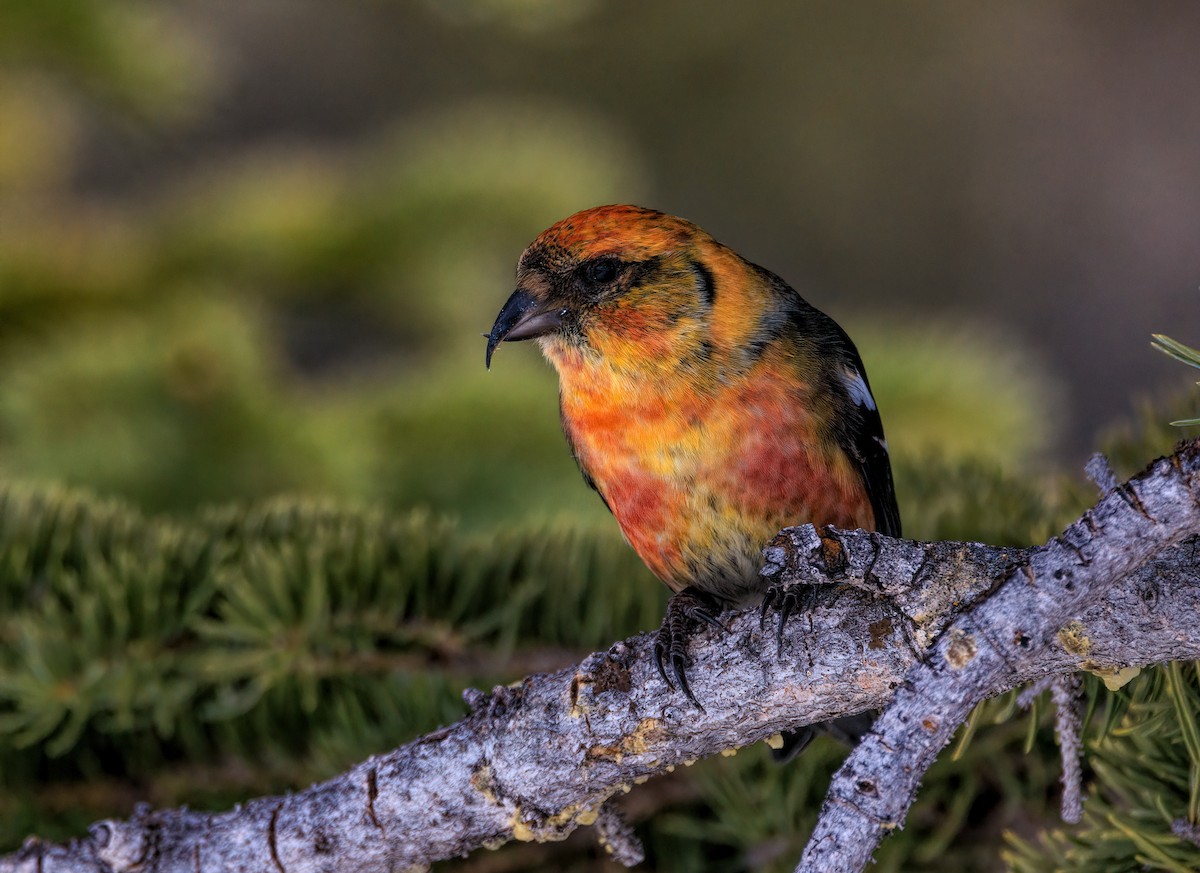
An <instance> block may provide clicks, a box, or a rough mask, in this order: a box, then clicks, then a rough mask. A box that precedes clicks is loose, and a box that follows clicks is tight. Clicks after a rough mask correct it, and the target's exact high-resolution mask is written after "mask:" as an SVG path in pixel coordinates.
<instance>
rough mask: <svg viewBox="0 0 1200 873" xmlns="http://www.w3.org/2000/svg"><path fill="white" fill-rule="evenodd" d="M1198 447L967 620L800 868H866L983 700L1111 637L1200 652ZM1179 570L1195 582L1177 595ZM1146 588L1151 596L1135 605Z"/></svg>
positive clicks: (1063, 539) (1050, 550)
mask: <svg viewBox="0 0 1200 873" xmlns="http://www.w3.org/2000/svg"><path fill="white" fill-rule="evenodd" d="M1198 445H1200V444H1198V443H1196V442H1192V443H1189V444H1186V445H1185V446H1183V447H1181V449H1180V450H1179V451H1178V452H1177V453H1176V454H1175V455H1174V456H1172V457H1171V458H1166V459H1160V460H1158V461H1156V462H1155V463H1154V464H1152V465H1151V466H1150V467H1149V468H1148V470H1147V471H1146V472H1144V473H1142V474H1141V476H1139V477H1138V478H1136V479H1134V480H1131V481H1130V482H1128V483H1126V484H1125V485H1119V486H1117V487H1115V488H1112V489H1111V490H1109V492H1108V493H1107V494H1106V495H1105V496H1104V497H1103V498H1102V499H1101V500H1100V502H1099V503H1098V504H1096V506H1095V507H1093V508H1092V509H1090V510H1088V512H1086V513H1084V515H1083V517H1082V518H1080V519H1079V520H1078V521H1076V522H1075V523H1074V524H1072V525H1071V526H1070V527H1068V528H1067V529H1066V530H1065V531H1064V532H1063V533H1062V534H1061V535H1060V536H1058V537H1055V538H1054V539H1052V540H1051V541H1050V542H1049V543H1047V544H1046V545H1045V546H1042V547H1040V548H1037V549H1033V550H1031V552H1030V553H1029V555H1028V558H1027V560H1025V561H1023V562H1022V563H1021V564H1020V566H1017V567H1014V568H1013V569H1012V570H1011V571H1010V572H1009V573H1007V574H1006V575H1005V577H1004V578H1003V579H1002V582H1001V584H1000V586H999V587H998V588H997V590H996V591H994V592H993V593H992V594H991V595H990V596H989V597H988V598H987V599H986V600H983V601H981V602H979V603H978V604H975V605H974V606H972V607H971V608H970V609H968V610H967V611H966V612H965V613H963V614H962V615H961V616H959V617H958V618H957V619H956V620H955V621H954V623H953V624H952V625H951V626H950V627H949V628H948V629H947V630H946V632H945V633H944V634H943V635H942V637H941V638H940V639H939V640H938V641H937V643H936V645H935V646H934V648H933V651H932V653H931V654H930V656H929V657H928V658H927V659H926V660H925V661H924V662H923V663H921V664H919V665H917V666H916V667H915V668H914V669H913V670H912V672H911V673H910V674H909V676H908V679H907V681H906V682H905V684H904V686H903V687H902V688H900V689H899V690H898V691H897V693H896V696H895V698H894V699H893V701H892V702H891V704H890V705H889V706H888V708H887V709H886V710H885V712H884V713H883V715H882V716H880V718H879V720H878V721H877V722H876V724H875V727H874V729H873V730H872V732H871V734H870V735H868V736H867V737H865V738H864V739H863V741H862V742H861V743H860V744H859V745H858V747H857V748H855V750H854V751H853V752H852V753H851V754H850V756H849V757H848V758H847V759H846V762H845V763H844V764H843V765H842V767H841V769H839V770H838V772H837V774H836V775H835V776H834V780H833V784H832V785H831V786H830V788H829V793H828V795H827V796H826V800H825V806H824V807H823V809H822V812H821V817H820V819H819V820H818V822H817V826H816V828H815V830H814V831H813V834H812V837H811V838H810V839H809V843H808V845H807V846H806V848H805V850H804V855H803V856H802V858H801V860H800V864H799V866H798V867H797V868H796V869H797V870H798V871H810V870H811V871H817V870H820V871H830V873H833V871H843V870H844V871H858V870H862V869H863V868H865V867H866V865H867V863H868V861H869V860H870V858H871V855H872V853H873V852H874V850H875V847H876V846H877V845H878V844H879V841H880V840H881V839H882V838H883V836H884V835H885V834H886V833H888V832H889V831H891V830H892V829H893V828H895V827H898V826H899V825H901V824H902V823H903V821H904V816H905V814H906V813H907V811H908V808H909V806H911V804H912V802H913V800H914V799H915V797H916V792H917V786H918V785H919V783H920V780H921V777H922V776H923V775H924V774H925V771H926V770H928V769H929V766H930V765H931V764H932V763H933V760H934V758H935V757H936V755H937V753H938V751H940V750H941V748H942V747H943V746H945V745H946V743H948V742H949V741H950V738H951V737H952V736H953V734H954V731H955V730H956V729H957V727H958V725H960V724H961V723H962V722H963V721H964V720H965V719H966V717H967V716H968V715H969V714H970V712H971V710H972V709H973V708H974V707H975V705H976V704H977V703H979V702H980V701H981V700H984V699H985V698H988V697H992V696H994V695H996V694H999V693H1001V692H1003V691H1006V690H1008V689H1010V688H1014V687H1016V686H1018V685H1020V684H1023V683H1024V682H1027V681H1029V680H1030V679H1034V678H1037V677H1038V676H1042V675H1046V674H1047V673H1051V672H1060V670H1061V667H1060V666H1059V665H1061V663H1062V659H1061V656H1062V655H1063V654H1067V655H1073V656H1076V657H1078V658H1079V659H1080V661H1079V662H1078V666H1079V667H1082V668H1084V669H1087V668H1089V667H1095V666H1097V664H1105V663H1106V662H1105V661H1099V662H1097V660H1096V657H1097V655H1098V654H1099V651H1098V645H1105V644H1109V643H1115V642H1118V641H1123V642H1134V643H1135V645H1133V646H1129V647H1128V648H1124V649H1123V651H1121V652H1119V653H1118V652H1116V651H1115V650H1114V651H1113V652H1112V653H1111V655H1110V657H1113V656H1115V660H1116V663H1117V664H1121V663H1123V664H1124V666H1130V665H1140V664H1147V663H1153V662H1156V661H1162V660H1176V659H1179V658H1185V657H1186V658H1194V657H1196V656H1197V654H1198V652H1197V647H1196V643H1198V642H1200V630H1198V629H1197V627H1196V623H1195V614H1196V613H1195V612H1194V611H1192V610H1194V609H1195V606H1196V605H1197V604H1196V600H1197V598H1196V585H1195V582H1196V579H1195V568H1194V556H1193V554H1192V548H1187V549H1184V550H1182V551H1181V550H1179V549H1172V547H1173V546H1175V545H1176V544H1178V543H1179V542H1181V541H1182V540H1184V539H1185V538H1186V537H1189V536H1194V535H1195V534H1196V532H1197V530H1200V487H1198V485H1200V448H1198ZM1194 545H1195V543H1194V541H1193V543H1192V546H1193V547H1194ZM1165 550H1169V551H1165ZM1152 559H1156V560H1153V562H1152V563H1151V564H1150V565H1149V566H1148V567H1147V566H1144V565H1146V563H1147V562H1148V561H1151V560H1152ZM1168 559H1169V560H1171V563H1170V564H1164V563H1163V561H1164V560H1168ZM1147 570H1148V571H1149V572H1150V575H1149V576H1148V575H1147V572H1145V571H1147ZM1177 574H1178V575H1177ZM1180 575H1182V576H1184V577H1185V578H1186V579H1187V583H1188V584H1187V585H1186V586H1185V587H1184V589H1183V590H1182V591H1177V590H1176V583H1177V581H1178V579H1179V576H1180ZM1131 583H1132V584H1133V585H1134V586H1135V588H1134V592H1130V590H1129V589H1130V584H1131ZM1139 591H1140V592H1141V596H1142V603H1141V604H1138V603H1137V602H1136V601H1135V602H1130V597H1129V595H1130V594H1131V593H1136V592H1139ZM1160 594H1173V595H1177V596H1176V597H1171V598H1167V597H1160ZM1122 595H1124V596H1122ZM1145 604H1152V605H1153V608H1152V609H1150V610H1147V608H1146V606H1145ZM1185 605H1186V606H1187V607H1189V608H1187V609H1181V608H1180V607H1184V606H1185ZM1085 610H1086V611H1085ZM1168 610H1169V611H1168ZM1081 613H1082V616H1081ZM1076 616H1080V618H1079V619H1078V620H1076V621H1071V619H1072V618H1075V617H1076ZM1138 619H1140V620H1141V621H1144V622H1146V623H1147V624H1148V625H1149V626H1148V627H1147V628H1146V629H1147V631H1148V635H1147V638H1146V639H1145V640H1129V638H1128V636H1127V634H1126V630H1123V629H1122V625H1125V626H1128V625H1129V624H1130V623H1131V621H1133V620H1138ZM1159 646H1161V648H1159ZM1107 664H1108V665H1109V666H1110V667H1111V666H1114V661H1112V660H1109V661H1107Z"/></svg>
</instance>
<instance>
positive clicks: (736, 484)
mask: <svg viewBox="0 0 1200 873" xmlns="http://www.w3.org/2000/svg"><path fill="white" fill-rule="evenodd" d="M549 353H550V352H549V351H548V354H549ZM555 364H556V365H557V367H558V370H559V377H560V380H561V388H562V411H563V424H564V427H565V428H566V430H567V432H568V436H569V438H570V439H571V441H572V443H573V444H574V446H575V451H576V455H577V458H578V460H579V463H580V466H581V467H583V469H584V470H585V471H586V472H587V473H588V474H589V475H590V476H591V477H592V479H593V480H594V481H595V482H596V485H597V487H598V488H599V490H600V492H601V494H603V495H604V497H605V499H606V500H607V502H608V504H609V506H610V508H611V509H612V511H613V515H614V516H616V519H617V522H618V524H619V525H620V527H621V530H622V532H623V533H624V534H625V537H626V539H628V541H629V543H630V545H631V546H632V547H633V548H634V550H635V551H636V552H637V553H638V555H639V556H641V558H642V560H644V561H645V562H646V564H647V566H649V567H650V569H651V570H652V571H653V572H654V573H655V575H657V576H658V577H659V578H660V579H662V580H663V581H664V582H666V583H667V585H669V586H670V587H671V588H672V589H673V590H676V591H678V590H680V589H681V588H684V587H686V586H688V585H696V586H698V587H700V588H702V589H705V590H708V591H710V592H712V593H714V594H717V595H719V596H722V597H725V598H726V599H729V600H741V599H743V598H745V597H746V596H747V595H748V594H750V593H751V592H754V591H758V590H761V587H762V585H761V581H760V578H759V576H758V568H759V566H760V564H761V559H760V553H761V550H762V547H763V546H764V545H765V544H766V542H767V541H768V540H769V539H770V538H771V537H772V536H773V535H774V534H775V533H776V532H777V531H778V530H779V529H780V528H782V527H784V526H786V525H789V524H801V523H804V522H809V521H811V522H814V523H816V524H818V525H821V524H835V525H838V526H840V527H848V528H853V527H870V526H872V525H873V514H872V511H871V506H870V500H869V498H868V495H867V493H866V490H865V488H864V486H863V484H862V481H861V478H860V477H859V476H858V474H857V472H856V471H855V470H854V469H853V467H852V465H851V463H850V461H849V459H848V458H847V457H846V456H845V455H844V453H843V452H841V450H840V449H839V448H837V447H836V446H832V447H830V446H828V445H827V441H822V440H819V439H818V434H819V433H820V432H821V431H822V429H823V423H822V421H821V419H820V413H819V409H818V408H814V404H813V402H812V397H811V392H810V390H809V388H808V386H807V385H805V384H802V383H801V382H799V381H798V380H797V378H796V377H795V374H794V373H793V372H791V371H790V370H789V369H787V368H786V367H783V366H780V365H779V363H778V362H772V361H769V360H766V359H764V360H763V361H761V362H760V363H759V364H758V365H756V366H755V367H754V368H752V369H751V370H749V371H748V372H746V373H745V374H743V375H742V376H741V377H739V378H738V379H736V380H735V381H734V382H733V383H732V384H728V385H725V384H718V385H701V384H698V383H697V381H696V380H695V379H694V378H689V379H685V378H681V377H676V378H661V379H654V380H642V379H638V378H636V377H633V376H630V375H629V374H628V373H624V374H623V373H622V372H621V371H619V370H615V369H612V368H609V367H605V366H596V365H595V362H588V361H585V360H584V359H583V358H582V357H580V356H578V355H573V354H568V353H560V354H559V355H558V356H557V357H556V360H555ZM817 406H818V407H819V404H817Z"/></svg>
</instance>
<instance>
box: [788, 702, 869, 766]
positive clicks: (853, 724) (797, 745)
mask: <svg viewBox="0 0 1200 873" xmlns="http://www.w3.org/2000/svg"><path fill="white" fill-rule="evenodd" d="M877 714H878V713H875V712H860V713H858V714H857V715H846V716H842V717H841V718H835V719H833V720H832V721H826V722H821V723H820V724H810V725H806V726H805V727H802V728H800V729H799V730H796V731H788V732H787V733H785V734H784V735H783V745H782V746H780V747H779V748H778V749H771V757H772V758H774V759H775V761H776V762H778V763H780V764H785V763H787V762H788V761H790V760H792V759H793V758H795V757H796V756H797V755H799V754H800V753H801V752H803V751H804V749H805V748H806V747H807V746H808V744H809V743H811V742H812V741H813V740H814V739H816V738H817V737H818V736H820V735H821V734H824V735H825V736H827V737H833V738H834V739H835V740H837V741H838V742H840V743H845V744H846V745H848V746H856V745H858V741H859V740H861V739H862V738H863V737H864V736H866V733H867V731H869V730H870V729H871V725H873V724H874V723H875V716H876V715H877Z"/></svg>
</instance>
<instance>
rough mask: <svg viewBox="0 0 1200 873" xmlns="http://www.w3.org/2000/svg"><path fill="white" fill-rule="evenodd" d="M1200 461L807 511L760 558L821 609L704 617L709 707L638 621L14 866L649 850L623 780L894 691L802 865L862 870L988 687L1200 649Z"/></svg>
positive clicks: (102, 867)
mask: <svg viewBox="0 0 1200 873" xmlns="http://www.w3.org/2000/svg"><path fill="white" fill-rule="evenodd" d="M1197 470H1200V449H1198V448H1197V445H1196V444H1191V445H1188V446H1185V447H1184V448H1183V449H1181V451H1180V452H1179V453H1178V454H1177V455H1176V456H1175V457H1174V458H1173V459H1171V460H1170V461H1161V462H1158V463H1157V464H1156V465H1154V466H1152V467H1151V468H1150V469H1149V470H1148V471H1147V472H1145V473H1143V474H1142V475H1141V476H1140V477H1139V478H1138V479H1136V480H1134V481H1133V482H1131V483H1128V484H1126V485H1124V486H1120V487H1118V488H1117V489H1115V490H1114V491H1113V492H1112V493H1111V494H1110V495H1109V496H1107V497H1105V498H1104V499H1103V500H1101V502H1100V503H1099V504H1098V505H1097V507H1096V508H1095V509H1093V510H1091V511H1090V512H1089V513H1087V514H1085V516H1084V517H1083V519H1081V520H1080V522H1077V523H1076V524H1075V525H1072V526H1071V527H1070V528H1068V530H1067V531H1066V532H1065V533H1064V534H1063V536H1062V537H1059V538H1056V539H1055V540H1052V541H1051V542H1050V543H1048V544H1047V545H1046V546H1043V547H1040V548H1037V549H1031V550H1021V549H1001V548H992V547H988V546H982V545H979V544H974V543H954V542H943V543H929V544H922V543H914V542H909V541H904V540H893V539H889V538H887V537H883V536H880V535H876V534H868V533H865V532H862V531H856V532H837V531H831V530H827V531H824V532H822V533H821V534H818V533H817V532H816V531H814V530H813V529H812V527H808V526H806V527H803V528H793V529H789V530H788V531H785V532H784V533H783V534H782V535H781V537H780V538H778V539H777V540H776V541H775V543H773V545H772V546H771V548H769V549H768V550H767V556H768V566H767V567H766V568H765V570H764V572H765V573H767V574H768V575H770V576H771V577H773V578H774V579H777V580H783V581H790V582H794V583H796V584H805V585H815V586H816V587H815V588H814V591H815V592H816V593H815V596H814V598H813V600H814V605H813V608H812V609H810V610H809V611H808V612H807V614H804V615H801V616H798V617H797V618H794V619H793V620H792V621H791V622H790V623H789V625H788V626H787V627H786V628H785V630H784V634H783V638H782V639H783V646H782V650H781V651H782V655H781V656H778V657H777V653H776V645H775V634H774V629H773V628H771V627H768V628H767V629H766V630H763V629H762V628H760V625H759V619H758V616H757V614H754V613H750V612H742V613H737V614H730V615H727V616H723V619H724V620H725V621H726V624H727V627H728V633H725V634H722V635H719V638H718V635H717V634H715V633H714V632H712V631H710V630H707V629H706V630H704V631H702V632H700V634H699V635H698V636H697V639H696V640H695V644H694V646H693V649H692V654H693V657H694V659H695V663H694V664H693V666H692V668H691V670H690V672H689V676H691V677H693V682H692V688H693V690H694V691H695V693H696V695H697V696H698V697H699V698H700V699H701V700H702V701H703V702H704V705H705V708H706V712H703V713H702V712H700V711H698V710H696V709H694V708H693V707H690V706H689V705H687V703H686V701H684V700H683V699H682V697H680V696H679V695H676V694H672V693H671V692H669V691H668V690H667V689H666V688H665V687H664V686H663V684H662V682H661V680H660V679H659V678H658V677H657V675H656V673H655V668H654V666H653V656H652V651H651V649H652V645H653V638H652V636H651V635H649V634H642V635H639V636H636V637H633V638H631V639H629V640H627V641H625V642H622V643H617V644H616V645H614V646H613V647H612V648H611V649H610V650H609V651H608V652H604V653H597V654H593V655H591V656H589V657H588V658H586V659H584V661H583V662H581V663H580V664H579V665H577V666H575V667H572V668H568V669H565V670H561V671H559V672H557V673H552V674H546V675H535V676H532V677H529V678H527V679H525V680H523V681H521V682H519V683H516V684H514V685H512V686H506V687H500V688H497V689H495V690H494V691H493V693H492V694H491V695H488V696H482V695H480V696H478V698H472V703H473V704H474V705H473V708H472V711H471V712H470V713H469V714H468V715H467V717H466V718H464V719H463V720H462V721H460V722H458V723H456V724H454V725H451V726H449V727H447V728H444V729H442V730H439V731H437V732H435V733H433V734H429V735H427V736H425V737H422V738H420V739H418V740H415V741H413V742H411V743H409V744H407V745H405V746H402V747H400V748H399V749H397V750H395V751H394V752H391V753H389V754H387V755H382V756H378V757H375V758H371V759H369V760H367V761H365V762H363V763H362V764H359V765H358V766H356V767H354V768H353V769H351V770H350V771H348V772H346V773H344V774H342V775H340V776H338V777H335V778H333V779H331V780H329V781H327V782H324V783H321V784H319V785H315V786H313V787H312V788H309V789H308V790H306V791H302V792H298V793H296V794H292V795H288V796H286V797H270V798H260V799H257V800H253V801H250V802H249V803H247V804H245V805H244V806H241V807H237V808H235V809H233V810H230V811H228V812H223V813H200V812H193V811H189V810H186V809H180V810H158V811H154V810H150V809H141V810H139V811H137V812H136V813H135V815H134V816H133V818H132V819H130V820H129V821H125V822H119V821H106V822H100V823H98V824H96V825H93V826H92V828H91V829H90V835H89V836H88V837H87V838H83V839H80V840H77V841H74V842H72V843H70V844H68V845H65V846H57V845H50V844H46V843H42V842H40V841H37V840H31V841H30V842H28V843H27V844H26V846H25V847H23V848H22V849H21V850H20V851H18V852H16V853H13V854H12V855H9V856H8V857H6V858H0V873H16V871H29V873H33V871H38V873H57V871H106V873H107V871H120V870H134V869H136V870H138V871H188V873H195V871H197V870H222V869H244V870H263V871H272V873H275V871H286V873H298V871H310V870H328V869H335V868H336V869H355V870H360V871H376V870H378V871H384V870H395V869H399V870H403V869H421V868H423V867H425V866H426V865H428V864H429V863H431V862H433V861H435V860H438V859H441V858H448V857H453V856H455V855H461V854H465V853H467V852H469V851H471V850H473V849H475V848H478V847H480V846H496V845H499V844H501V843H503V842H505V841H507V840H511V839H518V840H554V839H561V838H563V837H565V836H566V835H567V834H569V833H570V832H571V831H572V830H574V829H575V828H576V827H577V826H579V825H580V824H591V823H593V822H596V821H597V820H599V821H600V822H602V824H603V826H604V831H605V833H606V834H607V835H608V838H609V839H610V841H613V840H615V842H616V844H617V847H618V849H619V850H620V854H622V855H624V856H625V857H628V858H629V859H630V860H632V859H634V858H636V856H637V851H636V846H634V845H633V844H632V842H631V841H630V840H629V839H628V835H627V834H624V833H623V828H622V826H621V825H620V823H619V821H617V820H616V819H614V818H612V817H611V814H610V813H609V811H608V809H606V808H605V807H604V804H605V802H606V801H607V800H608V799H609V798H610V797H612V796H613V795H615V794H617V793H619V792H621V791H627V790H629V789H630V788H631V787H632V785H634V784H635V783H638V782H641V781H644V779H646V778H648V777H650V776H652V775H654V774H656V773H661V772H664V771H666V770H670V769H672V768H674V767H675V766H678V765H681V764H688V763H690V762H691V761H692V760H694V759H696V758H700V757H705V756H708V755H712V754H715V753H717V752H719V751H722V750H724V749H727V748H731V747H738V746H743V745H747V744H749V743H754V742H758V741H760V740H765V739H768V738H770V737H771V736H772V735H774V734H775V733H777V732H779V731H782V730H786V729H789V728H796V727H799V726H801V725H804V724H809V723H813V722H820V721H825V720H828V719H830V718H833V717H837V716H843V715H851V714H854V713H857V712H862V711H864V710H867V709H879V708H883V707H887V711H886V712H885V714H884V715H883V716H882V717H881V719H880V720H879V722H878V723H877V729H876V731H874V732H873V733H872V734H871V735H870V736H869V737H868V738H867V739H866V740H864V742H863V744H862V745H860V747H859V749H858V750H856V751H855V753H853V754H852V756H851V758H850V759H848V761H847V763H846V765H845V766H844V767H843V768H842V771H840V772H839V775H838V777H837V778H836V779H835V783H834V786H833V787H832V788H831V790H830V795H829V799H828V800H827V802H826V807H825V810H824V812H823V813H822V818H821V821H820V822H819V823H818V827H817V831H816V832H815V833H814V836H813V839H812V841H811V842H810V844H809V846H808V849H807V850H806V854H805V860H803V861H802V862H801V868H800V869H804V870H816V869H820V870H823V871H824V870H858V869H861V868H862V867H863V866H864V865H865V863H866V859H868V858H869V857H870V854H871V852H872V851H873V850H874V847H875V845H876V844H877V843H878V840H879V839H880V838H881V837H882V835H883V834H884V833H886V832H887V831H888V830H890V829H891V828H892V827H895V826H897V825H899V824H900V823H901V822H902V820H903V816H904V813H905V811H906V810H907V808H908V805H909V804H910V803H911V801H912V798H913V796H914V795H915V792H916V787H917V783H918V782H919V779H920V776H921V774H923V773H924V770H925V768H926V767H927V766H928V764H929V763H930V762H932V760H933V757H934V756H935V755H936V753H937V751H938V750H939V749H940V748H941V747H942V746H943V745H944V744H945V742H946V741H947V740H948V739H949V737H950V735H951V734H952V733H953V730H954V728H955V726H956V725H957V724H958V723H959V722H960V721H961V719H962V718H963V717H965V715H966V714H967V713H969V711H970V709H971V707H972V706H973V705H974V703H975V702H976V701H977V700H979V699H983V698H984V697H987V696H991V695H993V694H998V693H1000V692H1002V691H1005V690H1007V689H1009V688H1012V687H1015V686H1017V685H1020V684H1022V683H1023V682H1027V681H1030V680H1033V679H1037V678H1040V677H1043V676H1047V675H1051V674H1056V673H1070V672H1073V671H1075V670H1078V669H1090V670H1095V671H1100V672H1107V673H1109V674H1111V675H1117V674H1118V673H1119V671H1121V670H1124V669H1126V668H1128V667H1130V666H1136V665H1144V664H1150V663H1156V662H1160V661H1167V660H1177V659H1182V658H1197V657H1200V627H1198V626H1197V624H1196V622H1195V621H1194V616H1195V615H1196V614H1197V611H1198V610H1200V573H1197V569H1196V562H1195V555H1194V554H1193V551H1194V549H1195V546H1196V543H1195V542H1192V543H1189V544H1185V545H1183V546H1176V545H1174V544H1175V543H1179V542H1181V541H1182V540H1183V539H1184V538H1185V537H1188V536H1193V535H1195V534H1196V533H1197V532H1198V531H1200V509H1198V506H1200V504H1198V502H1197V501H1198V500H1200V475H1198V473H1197ZM1148 559H1149V560H1150V562H1149V563H1146V562H1147V560H1148ZM1072 619H1075V620H1074V621H1071V620H1072ZM1068 622H1070V623H1069V624H1068ZM930 646H933V649H932V653H930V652H929V650H928V647H930ZM927 658H928V660H927V661H926V659H927ZM893 697H894V698H895V700H894V702H893ZM889 703H890V704H891V705H889ZM856 865H857V866H856Z"/></svg>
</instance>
